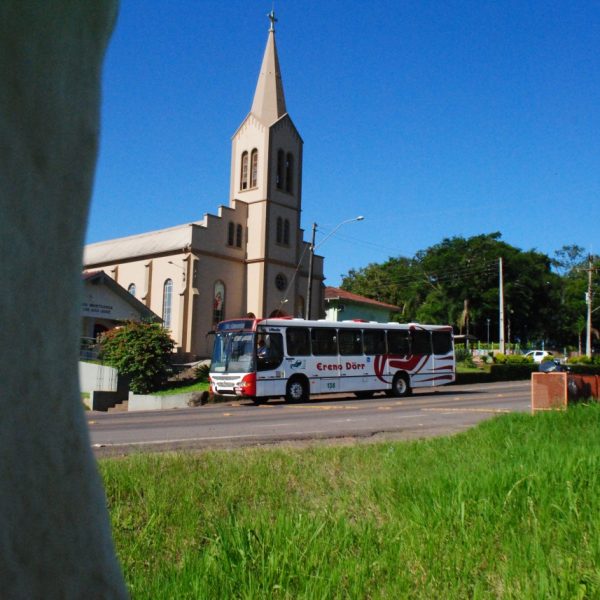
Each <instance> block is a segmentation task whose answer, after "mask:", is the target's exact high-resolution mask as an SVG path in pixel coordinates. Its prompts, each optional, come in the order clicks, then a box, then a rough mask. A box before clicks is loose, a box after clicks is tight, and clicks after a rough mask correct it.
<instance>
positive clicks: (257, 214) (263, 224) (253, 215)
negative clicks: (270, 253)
mask: <svg viewBox="0 0 600 600" xmlns="http://www.w3.org/2000/svg"><path fill="white" fill-rule="evenodd" d="M248 231H249V232H250V235H249V236H248V243H247V246H246V255H247V259H248V260H255V259H262V258H264V256H265V246H266V236H267V203H266V202H259V203H256V204H250V205H249V206H248Z"/></svg>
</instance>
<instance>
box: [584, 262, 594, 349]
mask: <svg viewBox="0 0 600 600" xmlns="http://www.w3.org/2000/svg"><path fill="white" fill-rule="evenodd" d="M595 270H596V269H595V268H594V267H593V261H592V255H591V254H590V255H588V268H587V269H586V271H587V274H588V287H587V292H586V294H585V302H586V304H587V331H586V334H585V354H586V356H587V357H588V358H592V303H593V302H592V300H593V298H592V274H593V273H594V271H595Z"/></svg>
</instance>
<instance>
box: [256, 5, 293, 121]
mask: <svg viewBox="0 0 600 600" xmlns="http://www.w3.org/2000/svg"><path fill="white" fill-rule="evenodd" d="M269 18H270V19H271V29H270V30H269V37H268V39H267V47H266V48H265V54H264V56H263V61H262V65H261V67H260V74H259V76H258V82H257V84H256V91H255V92H254V101H253V102H252V109H251V111H250V112H251V113H252V114H253V115H254V116H255V117H256V118H257V119H259V120H260V121H262V122H263V123H264V124H265V125H271V124H273V123H274V122H275V121H277V119H279V118H280V117H282V116H283V115H284V114H285V113H286V112H287V110H286V108H285V97H284V95H283V82H282V79H281V71H280V69H279V59H278V58H277V46H276V45H275V28H274V23H275V21H276V19H275V15H274V14H273V12H271V14H270V15H269Z"/></svg>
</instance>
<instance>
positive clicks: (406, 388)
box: [391, 373, 411, 398]
mask: <svg viewBox="0 0 600 600" xmlns="http://www.w3.org/2000/svg"><path fill="white" fill-rule="evenodd" d="M391 392H392V394H391V395H392V396H395V397H396V398H403V397H404V396H409V395H410V392H411V389H410V385H409V383H408V377H407V376H406V374H405V373H396V376H395V377H394V381H393V382H392V389H391Z"/></svg>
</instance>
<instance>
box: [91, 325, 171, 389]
mask: <svg viewBox="0 0 600 600" xmlns="http://www.w3.org/2000/svg"><path fill="white" fill-rule="evenodd" d="M174 346H175V342H174V341H173V340H172V339H171V337H170V336H169V334H168V332H167V331H166V330H165V329H164V328H163V327H162V325H160V324H158V323H134V322H129V323H127V324H125V325H124V326H122V327H118V328H117V329H112V330H111V331H108V332H107V333H105V334H104V335H103V336H102V338H101V340H100V356H101V357H102V360H103V361H104V363H105V364H107V365H109V366H111V367H115V368H116V369H117V370H118V371H119V373H121V374H123V375H128V376H129V377H130V379H131V380H130V384H129V387H130V389H131V391H132V392H135V393H136V394H147V393H148V392H152V391H154V390H156V389H158V388H159V387H160V386H161V385H163V384H164V383H165V382H166V380H167V378H168V376H169V375H170V372H171V365H170V358H171V353H172V352H173V347H174Z"/></svg>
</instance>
